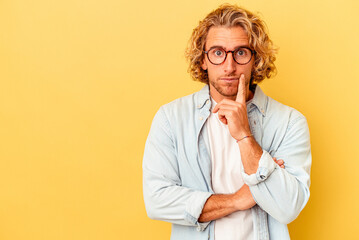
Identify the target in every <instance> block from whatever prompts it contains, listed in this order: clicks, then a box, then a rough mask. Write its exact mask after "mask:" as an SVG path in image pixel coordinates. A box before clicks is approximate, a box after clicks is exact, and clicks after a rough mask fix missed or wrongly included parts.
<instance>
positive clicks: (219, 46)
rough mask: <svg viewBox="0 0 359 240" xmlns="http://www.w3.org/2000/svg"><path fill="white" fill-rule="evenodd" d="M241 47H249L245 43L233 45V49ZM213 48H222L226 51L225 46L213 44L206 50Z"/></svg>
mask: <svg viewBox="0 0 359 240" xmlns="http://www.w3.org/2000/svg"><path fill="white" fill-rule="evenodd" d="M241 47H247V48H250V47H249V46H248V45H247V44H245V45H238V46H236V47H234V50H236V49H238V48H241ZM213 48H223V49H224V50H226V51H228V50H227V49H226V48H225V47H223V46H221V45H214V46H212V47H210V48H209V49H208V50H210V49H213Z"/></svg>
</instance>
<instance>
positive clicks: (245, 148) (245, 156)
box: [238, 137, 263, 175]
mask: <svg viewBox="0 0 359 240" xmlns="http://www.w3.org/2000/svg"><path fill="white" fill-rule="evenodd" d="M238 147H239V149H240V152H241V159H242V164H243V168H244V171H245V173H247V174H248V175H249V174H252V173H255V172H257V169H258V165H259V160H260V158H261V156H262V154H263V150H262V147H261V146H260V145H259V144H258V143H257V142H256V140H255V139H254V137H248V138H245V139H243V140H241V141H239V142H238Z"/></svg>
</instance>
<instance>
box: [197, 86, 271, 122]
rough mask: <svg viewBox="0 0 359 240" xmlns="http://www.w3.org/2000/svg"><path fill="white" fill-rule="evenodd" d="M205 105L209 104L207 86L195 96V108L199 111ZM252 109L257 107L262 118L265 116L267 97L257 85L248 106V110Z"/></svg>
mask: <svg viewBox="0 0 359 240" xmlns="http://www.w3.org/2000/svg"><path fill="white" fill-rule="evenodd" d="M206 104H211V100H210V95H209V86H208V84H206V85H205V86H204V87H203V88H202V89H201V90H200V91H199V92H198V94H197V95H196V108H198V109H201V108H203V107H204V106H205V105H206ZM209 107H210V106H209ZM254 107H257V108H258V110H259V111H260V113H261V114H262V115H263V116H265V115H266V109H267V108H266V107H267V96H266V95H265V94H264V92H263V91H262V89H261V88H260V87H259V86H258V85H257V86H256V90H255V92H254V96H253V98H252V99H251V101H250V103H249V104H248V109H249V110H252V109H253V108H254Z"/></svg>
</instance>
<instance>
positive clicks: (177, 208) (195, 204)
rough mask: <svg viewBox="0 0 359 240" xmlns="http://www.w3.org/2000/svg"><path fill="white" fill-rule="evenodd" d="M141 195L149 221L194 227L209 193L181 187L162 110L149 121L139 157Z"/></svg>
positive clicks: (175, 158)
mask: <svg viewBox="0 0 359 240" xmlns="http://www.w3.org/2000/svg"><path fill="white" fill-rule="evenodd" d="M143 194H144V201H145V206H146V211H147V214H148V216H149V217H150V218H152V219H156V220H162V221H167V222H171V223H175V224H181V225H187V226H194V227H197V229H198V230H199V231H203V230H204V229H205V228H206V227H207V225H208V223H199V222H198V218H199V216H200V214H201V212H202V209H203V207H204V204H205V203H206V201H207V199H208V198H209V197H210V196H211V193H209V192H204V191H198V190H196V189H191V188H187V187H183V186H182V185H181V179H180V176H179V169H178V162H177V157H176V149H175V145H174V141H173V134H172V132H171V128H170V126H169V123H168V120H167V117H166V115H165V113H164V111H163V109H162V108H160V110H159V111H158V112H157V114H156V116H155V117H154V119H153V122H152V126H151V130H150V133H149V135H148V138H147V141H146V146H145V152H144V157H143Z"/></svg>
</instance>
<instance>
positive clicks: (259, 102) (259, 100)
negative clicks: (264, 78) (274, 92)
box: [248, 85, 268, 117]
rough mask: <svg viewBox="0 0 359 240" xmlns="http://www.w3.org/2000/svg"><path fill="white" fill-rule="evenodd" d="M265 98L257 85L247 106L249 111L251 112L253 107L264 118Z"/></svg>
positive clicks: (265, 109)
mask: <svg viewBox="0 0 359 240" xmlns="http://www.w3.org/2000/svg"><path fill="white" fill-rule="evenodd" d="M267 101H268V99H267V96H266V95H265V94H264V92H263V91H262V89H261V88H260V87H259V86H258V85H257V86H256V90H255V92H254V96H253V98H252V101H251V102H250V104H249V106H248V107H249V109H250V110H251V109H252V108H254V107H257V108H258V110H259V111H260V113H261V114H262V115H263V116H264V117H265V116H266V111H267Z"/></svg>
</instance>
